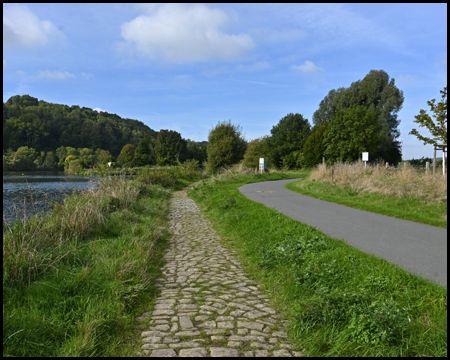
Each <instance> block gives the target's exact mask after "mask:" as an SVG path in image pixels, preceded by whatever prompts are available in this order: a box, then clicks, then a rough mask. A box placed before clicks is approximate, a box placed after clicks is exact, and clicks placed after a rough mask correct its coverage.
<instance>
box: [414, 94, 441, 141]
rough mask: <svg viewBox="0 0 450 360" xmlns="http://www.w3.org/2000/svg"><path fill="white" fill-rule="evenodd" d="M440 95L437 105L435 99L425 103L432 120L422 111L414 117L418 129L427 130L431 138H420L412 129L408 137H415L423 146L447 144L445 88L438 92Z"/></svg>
mask: <svg viewBox="0 0 450 360" xmlns="http://www.w3.org/2000/svg"><path fill="white" fill-rule="evenodd" d="M440 93H441V94H442V96H441V97H442V99H441V101H439V102H438V103H437V104H435V102H436V99H432V100H430V101H427V104H428V106H429V107H430V110H431V112H432V113H433V115H432V117H433V118H434V120H433V119H432V118H431V117H430V115H428V114H427V113H426V111H425V110H423V109H421V110H420V112H419V115H416V116H414V117H415V118H416V120H414V122H415V123H417V124H419V126H420V127H425V128H427V129H428V131H429V132H430V133H431V136H432V137H431V138H430V137H427V136H422V135H420V134H419V132H418V131H417V130H416V129H412V130H411V131H410V133H409V135H415V136H416V137H417V138H418V139H419V140H421V141H423V144H424V145H425V144H435V143H444V144H447V86H446V87H444V90H440Z"/></svg>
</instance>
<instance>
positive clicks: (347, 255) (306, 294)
mask: <svg viewBox="0 0 450 360" xmlns="http://www.w3.org/2000/svg"><path fill="white" fill-rule="evenodd" d="M304 176H305V174H302V173H298V174H291V175H290V177H292V178H293V177H304ZM280 178H287V176H286V175H282V174H281V175H280V174H268V175H265V174H264V175H262V176H260V177H258V178H257V179H255V177H254V176H245V175H232V176H228V177H227V176H222V177H213V178H211V179H210V181H208V182H206V183H205V184H204V185H202V186H199V187H197V188H195V189H194V190H191V191H190V192H189V195H190V196H191V197H192V198H193V199H194V200H195V201H196V202H197V203H198V205H199V206H200V208H201V209H202V210H203V211H204V213H205V215H206V216H207V217H208V218H209V219H210V220H211V221H212V222H213V224H214V227H215V228H216V229H217V231H218V232H219V233H220V235H221V237H222V239H223V240H224V243H225V244H226V245H227V246H229V247H231V248H233V249H235V250H236V251H237V252H238V254H239V255H240V257H241V260H242V262H243V264H244V266H245V267H246V270H247V271H248V274H249V275H250V277H252V278H253V279H255V280H256V281H258V282H259V283H260V284H261V285H262V287H263V289H265V291H267V293H268V294H269V295H270V296H271V298H272V299H273V305H274V306H275V307H278V308H279V309H281V310H282V311H283V312H284V316H285V317H286V318H287V319H288V320H289V322H288V327H289V330H290V337H291V340H292V341H293V343H294V344H295V348H296V349H297V350H301V351H303V352H304V354H305V355H308V356H446V355H447V289H446V287H440V286H438V285H436V284H433V283H431V282H430V281H428V280H426V279H423V278H420V277H418V276H415V275H412V274H409V273H407V272H406V271H404V270H402V269H400V268H399V267H397V266H395V265H392V264H390V263H388V262H387V261H385V260H382V259H379V258H376V257H375V256H372V255H368V254H365V253H364V252H362V251H360V250H357V249H355V248H352V247H350V246H348V245H347V244H345V243H344V242H343V241H340V240H336V239H333V238H331V237H328V236H326V235H324V234H322V233H321V232H320V231H318V230H316V229H315V228H312V227H310V226H307V225H304V224H302V223H300V222H298V221H295V220H293V219H290V218H288V217H286V216H284V215H283V214H280V213H278V212H277V211H275V210H273V209H269V208H266V207H265V206H264V205H262V204H258V203H256V202H253V201H251V200H248V199H247V198H245V197H244V196H243V195H241V194H240V193H239V191H238V189H239V187H240V186H242V185H243V184H246V183H250V182H255V181H265V180H276V179H280Z"/></svg>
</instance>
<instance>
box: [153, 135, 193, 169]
mask: <svg viewBox="0 0 450 360" xmlns="http://www.w3.org/2000/svg"><path fill="white" fill-rule="evenodd" d="M186 155H187V145H186V140H184V139H183V138H182V137H181V134H180V133H179V132H176V131H174V130H160V132H159V133H158V137H157V138H156V145H155V158H156V163H157V164H158V165H173V164H176V163H177V161H184V160H185V159H186Z"/></svg>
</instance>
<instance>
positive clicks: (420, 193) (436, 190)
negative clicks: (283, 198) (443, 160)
mask: <svg viewBox="0 0 450 360" xmlns="http://www.w3.org/2000/svg"><path fill="white" fill-rule="evenodd" d="M286 188H287V189H289V190H292V191H295V192H298V193H300V194H303V195H307V196H311V197H314V198H317V199H320V200H326V201H330V202H334V203H337V204H341V205H345V206H349V207H353V208H356V209H361V210H366V211H371V212H374V213H378V214H383V215H387V216H392V217H395V218H399V219H404V220H410V221H415V222H419V223H423V224H428V225H432V226H439V227H442V228H445V229H446V228H447V201H446V198H447V176H445V177H444V176H443V175H442V173H437V174H434V175H433V174H432V173H431V172H430V173H429V174H425V172H423V171H420V170H418V169H415V168H413V167H407V168H404V167H400V168H399V169H389V170H387V171H386V169H385V168H383V167H377V166H376V165H368V166H367V170H364V167H363V165H362V163H356V164H336V165H334V166H332V167H327V168H326V169H324V168H323V167H322V166H319V167H318V168H316V169H314V170H313V171H312V173H311V175H310V177H309V178H308V179H304V180H301V181H299V182H295V183H290V184H287V185H286ZM443 198H445V201H442V200H443Z"/></svg>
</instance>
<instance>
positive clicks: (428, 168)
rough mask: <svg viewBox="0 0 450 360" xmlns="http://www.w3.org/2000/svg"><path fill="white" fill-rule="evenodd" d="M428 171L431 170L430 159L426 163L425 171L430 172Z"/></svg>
mask: <svg viewBox="0 0 450 360" xmlns="http://www.w3.org/2000/svg"><path fill="white" fill-rule="evenodd" d="M428 171H430V162H429V161H427V162H426V163H425V172H426V173H427V174H428Z"/></svg>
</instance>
